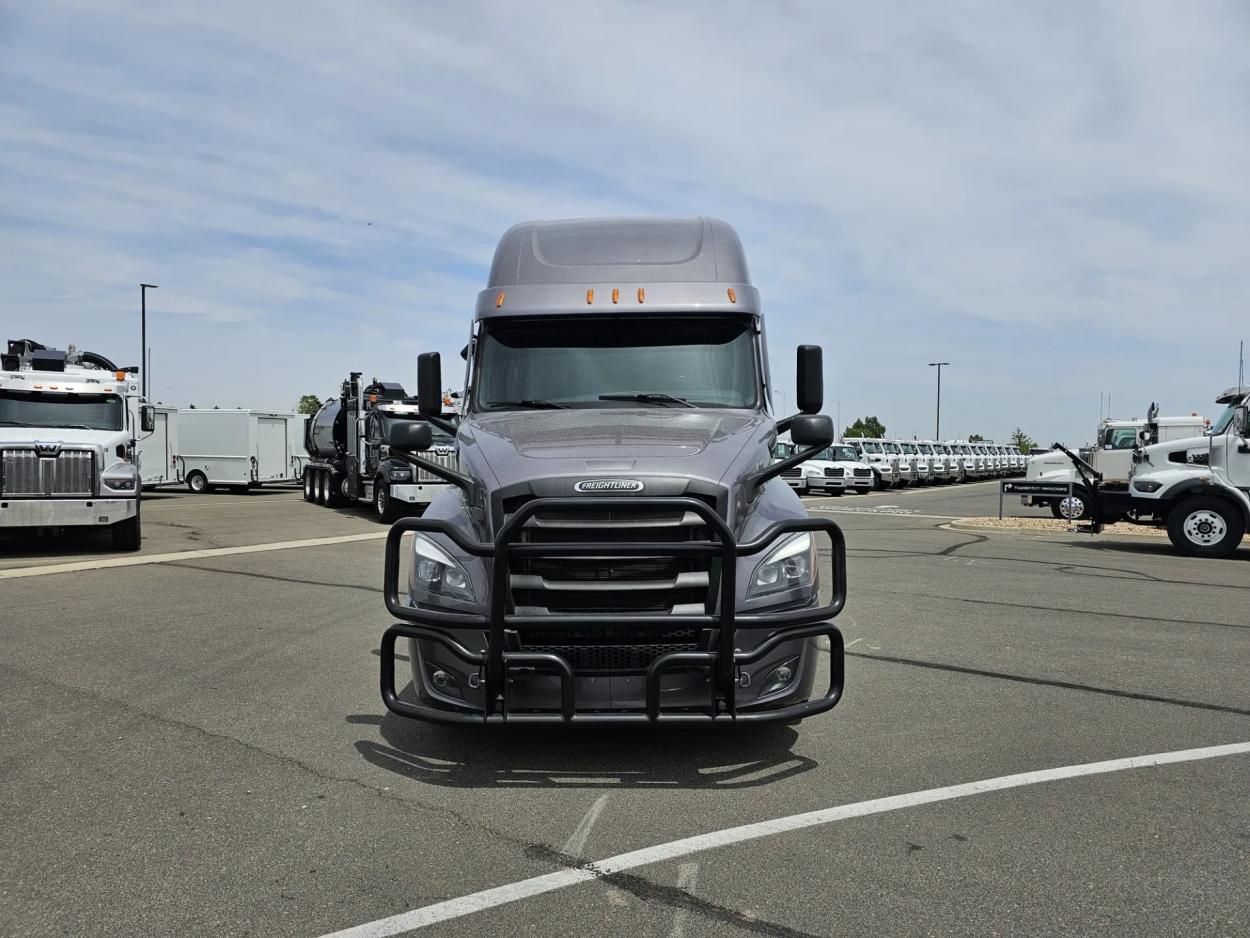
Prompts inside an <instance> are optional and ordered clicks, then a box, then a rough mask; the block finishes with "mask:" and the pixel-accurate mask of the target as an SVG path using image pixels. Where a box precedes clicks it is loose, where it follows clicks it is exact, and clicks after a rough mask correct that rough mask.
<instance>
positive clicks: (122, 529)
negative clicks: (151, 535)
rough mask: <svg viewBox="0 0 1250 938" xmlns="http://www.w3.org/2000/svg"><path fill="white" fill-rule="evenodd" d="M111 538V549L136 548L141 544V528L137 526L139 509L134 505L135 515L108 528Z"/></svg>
mask: <svg viewBox="0 0 1250 938" xmlns="http://www.w3.org/2000/svg"><path fill="white" fill-rule="evenodd" d="M109 536H110V537H111V538H112V540H113V550H138V549H139V547H140V546H141V545H142V544H143V529H142V528H141V527H140V526H139V509H138V506H136V507H135V516H134V517H133V518H127V519H126V520H125V521H122V522H119V523H118V524H115V525H113V526H112V527H111V528H110V529H109Z"/></svg>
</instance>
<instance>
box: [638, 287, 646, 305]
mask: <svg viewBox="0 0 1250 938" xmlns="http://www.w3.org/2000/svg"><path fill="white" fill-rule="evenodd" d="M638 302H639V303H645V302H647V291H646V290H644V289H643V288H642V287H639V288H638Z"/></svg>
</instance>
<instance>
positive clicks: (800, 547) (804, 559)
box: [747, 531, 816, 596]
mask: <svg viewBox="0 0 1250 938" xmlns="http://www.w3.org/2000/svg"><path fill="white" fill-rule="evenodd" d="M815 585H816V539H815V538H813V537H812V535H811V534H810V533H808V532H807V531H804V532H802V533H800V534H796V535H794V536H793V537H791V538H789V539H788V540H787V541H785V542H784V543H782V545H781V546H780V547H778V548H777V549H776V550H774V551H773V552H772V553H771V554H769V555H768V556H767V557H765V558H764V560H763V562H762V563H761V564H760V565H759V566H758V567H756V568H755V572H754V573H753V574H752V575H751V586H750V589H748V590H747V595H748V596H767V595H768V594H770V593H779V592H781V591H783V590H789V589H800V588H803V587H809V588H810V587H813V586H815Z"/></svg>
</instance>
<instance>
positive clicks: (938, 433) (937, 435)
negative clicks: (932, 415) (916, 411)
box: [929, 362, 950, 441]
mask: <svg viewBox="0 0 1250 938" xmlns="http://www.w3.org/2000/svg"><path fill="white" fill-rule="evenodd" d="M943 365H950V362H929V367H930V368H936V369H937V370H938V393H937V426H936V427H934V429H933V439H935V440H938V441H940V440H941V439H942V366H943Z"/></svg>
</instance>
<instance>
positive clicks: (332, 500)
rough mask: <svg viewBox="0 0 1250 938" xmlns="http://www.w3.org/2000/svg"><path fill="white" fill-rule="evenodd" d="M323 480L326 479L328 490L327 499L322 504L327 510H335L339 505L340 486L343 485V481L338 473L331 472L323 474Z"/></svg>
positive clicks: (326, 492)
mask: <svg viewBox="0 0 1250 938" xmlns="http://www.w3.org/2000/svg"><path fill="white" fill-rule="evenodd" d="M322 478H324V479H325V484H326V488H325V499H324V500H323V501H322V503H321V504H323V505H325V506H326V507H327V508H333V507H334V506H335V505H337V504H338V503H339V486H340V485H342V484H343V480H342V479H341V478H339V476H338V474H337V473H335V472H333V471H329V470H328V471H326V472H324V473H322Z"/></svg>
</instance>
